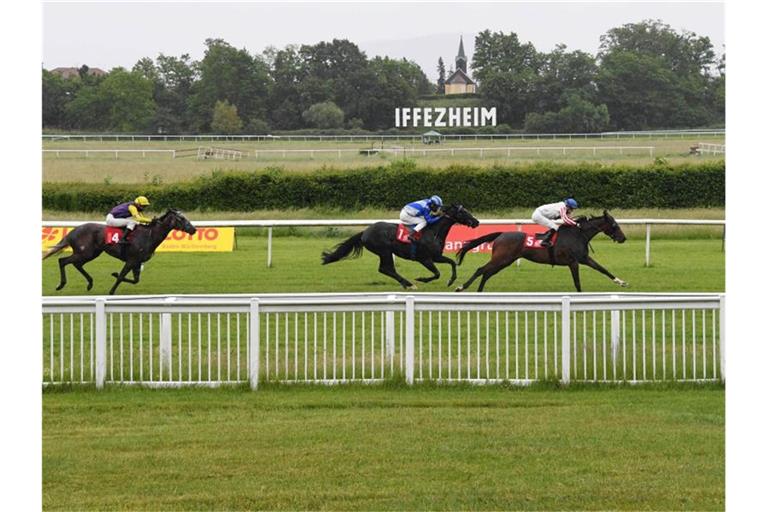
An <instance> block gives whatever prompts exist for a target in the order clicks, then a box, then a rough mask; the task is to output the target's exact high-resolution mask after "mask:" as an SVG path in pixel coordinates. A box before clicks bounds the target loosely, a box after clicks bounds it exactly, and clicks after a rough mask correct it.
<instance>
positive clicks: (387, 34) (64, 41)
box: [42, 2, 725, 80]
mask: <svg viewBox="0 0 768 512" xmlns="http://www.w3.org/2000/svg"><path fill="white" fill-rule="evenodd" d="M42 13H43V26H42V29H43V30H42V32H43V45H42V48H43V55H42V65H43V67H44V68H45V69H53V68H56V67H71V66H75V67H79V66H81V65H83V64H86V65H88V66H89V67H98V68H102V69H104V70H107V71H108V70H109V69H112V68H113V67H117V66H122V67H125V68H128V69H130V68H131V67H132V66H133V65H134V64H135V63H136V61H138V60H139V59H140V58H142V57H150V58H153V59H154V58H156V57H157V56H158V54H160V53H163V54H165V55H173V56H179V55H181V54H183V53H188V54H189V55H190V56H191V57H192V59H193V60H199V59H201V58H202V57H203V54H204V50H205V45H204V42H205V40H206V39H207V38H221V39H224V40H225V41H227V42H228V43H230V44H231V45H233V46H235V47H237V48H246V49H247V50H248V51H249V52H250V53H252V54H255V53H261V52H262V51H263V50H264V49H265V48H266V47H268V46H275V47H277V48H282V47H284V46H286V45H288V44H315V43H317V42H320V41H329V40H331V39H333V38H339V39H343V38H344V39H349V40H350V41H352V42H354V43H356V44H357V45H358V46H359V47H360V48H361V49H362V50H363V51H365V52H366V54H367V55H368V57H373V56H376V55H381V56H385V55H386V56H389V57H393V58H401V57H405V58H407V59H408V60H412V61H415V62H416V63H417V64H419V65H420V66H421V67H422V69H423V70H424V72H425V73H426V74H427V76H428V77H429V78H430V79H433V80H434V79H435V78H436V75H437V71H436V67H437V59H438V57H442V58H443V60H444V61H445V63H446V67H448V68H451V67H453V66H454V58H455V56H456V52H457V49H458V42H459V37H462V36H463V39H464V48H465V50H466V53H467V55H468V56H469V57H470V60H471V56H472V52H473V49H474V36H475V35H476V34H477V33H478V32H480V31H482V30H485V29H489V30H491V31H503V32H504V33H510V32H515V33H517V34H518V36H519V38H520V39H521V40H522V41H530V42H531V43H533V45H534V46H535V47H536V49H537V50H539V51H551V50H552V49H553V48H554V47H555V46H556V45H557V44H560V43H563V44H566V45H567V46H568V48H569V49H571V50H583V51H587V52H589V53H592V54H595V53H597V50H598V46H599V44H600V36H601V35H602V34H604V33H606V32H607V31H608V30H609V29H611V28H614V27H618V26H620V25H623V24H625V23H633V22H638V21H641V20H643V19H649V18H651V19H660V20H661V21H663V22H664V23H667V24H669V25H670V26H672V27H673V28H674V29H676V30H683V29H684V30H689V31H691V32H695V33H697V34H698V35H702V36H707V37H709V38H710V40H711V41H712V44H713V46H714V49H715V51H716V53H718V54H721V53H724V51H725V47H724V43H725V36H724V32H725V20H724V7H723V4H722V3H719V2H718V3H715V2H708V3H703V2H663V3H659V2H657V3H654V2H634V3H629V2H625V3H619V2H599V3H596V2H592V3H585V2H565V3H562V2H536V3H531V2H516V3H510V2H504V3H502V2H496V3H487V2H456V3H445V2H424V3H415V4H414V3H410V4H404V3H395V2H381V3H374V2H345V3H339V2H335V3H331V2H309V3H307V2H304V3H301V2H290V3H286V2H283V3H251V2H248V3H212V2H200V3H192V2H153V3H137V2H133V3H131V2H109V3H106V2H80V3H75V2H43V8H42Z"/></svg>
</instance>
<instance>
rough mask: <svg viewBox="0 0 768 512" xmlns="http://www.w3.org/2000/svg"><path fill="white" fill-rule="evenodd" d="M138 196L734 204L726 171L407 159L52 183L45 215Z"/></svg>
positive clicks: (332, 202)
mask: <svg viewBox="0 0 768 512" xmlns="http://www.w3.org/2000/svg"><path fill="white" fill-rule="evenodd" d="M406 184H407V186H405V185H406ZM138 194H145V195H147V196H149V197H151V200H152V203H153V205H154V208H155V209H162V208H166V207H176V208H182V209H200V210H212V211H215V210H235V211H243V210H260V209H289V208H312V207H334V208H358V207H360V208H362V207H377V208H392V209H396V208H400V207H401V206H402V205H404V204H405V203H407V202H409V201H413V200H414V199H417V198H419V197H421V196H424V197H426V196H429V195H431V194H440V195H441V196H442V197H443V199H444V200H445V201H446V202H450V203H461V204H464V205H465V206H467V207H468V208H471V209H475V210H483V209H491V208H492V209H501V208H515V207H534V206H537V205H539V204H542V203H548V202H552V201H557V200H560V199H562V198H563V197H566V196H574V197H577V198H578V200H579V202H580V203H581V204H583V205H585V206H587V207H593V208H615V207H621V208H690V207H709V206H723V205H724V204H725V163H724V162H723V161H715V162H697V163H695V164H683V165H675V166H670V165H667V164H664V163H657V164H654V165H650V166H645V167H632V166H626V165H602V164H593V163H581V164H559V163H551V162H542V163H536V164H532V165H525V166H497V167H490V168H478V167H472V166H463V165H454V166H451V167H448V168H445V169H431V168H424V167H419V166H418V165H416V164H415V163H414V162H413V161H410V160H404V161H400V162H396V163H393V164H391V165H389V166H381V167H368V168H361V169H345V170H338V171H335V170H331V171H329V170H323V171H316V172H312V173H299V172H285V171H282V170H280V169H271V170H267V171H258V172H215V173H213V174H212V175H211V176H206V177H202V178H198V179H196V180H194V181H192V182H189V183H179V184H169V185H141V184H137V185H117V184H84V183H45V184H43V208H45V209H52V210H65V211H104V212H106V211H108V210H109V209H110V208H111V207H112V206H114V205H115V204H117V203H119V202H121V201H125V200H126V199H130V198H132V197H135V196H136V195H138Z"/></svg>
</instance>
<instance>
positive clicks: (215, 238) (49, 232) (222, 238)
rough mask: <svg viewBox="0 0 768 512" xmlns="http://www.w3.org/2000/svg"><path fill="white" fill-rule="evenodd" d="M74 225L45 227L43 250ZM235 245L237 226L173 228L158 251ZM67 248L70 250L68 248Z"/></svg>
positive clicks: (225, 249) (211, 249)
mask: <svg viewBox="0 0 768 512" xmlns="http://www.w3.org/2000/svg"><path fill="white" fill-rule="evenodd" d="M73 229H75V228H73V227H55V226H54V227H44V228H43V250H44V251H45V250H47V249H50V248H51V247H53V246H54V245H56V244H57V243H59V242H60V241H61V239H62V238H64V237H65V236H66V235H67V233H69V232H70V231H72V230H73ZM234 247H235V228H232V227H216V228H197V232H196V233H195V234H194V235H188V234H187V233H184V232H183V231H177V230H173V231H171V232H170V233H168V236H167V237H166V238H165V240H164V241H163V243H161V244H160V247H158V248H157V251H158V252H163V251H165V252H230V251H232V250H233V249H234ZM67 250H69V249H68V248H67Z"/></svg>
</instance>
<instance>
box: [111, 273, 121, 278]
mask: <svg viewBox="0 0 768 512" xmlns="http://www.w3.org/2000/svg"><path fill="white" fill-rule="evenodd" d="M112 277H114V278H115V279H117V278H118V277H120V276H119V275H118V274H117V272H112Z"/></svg>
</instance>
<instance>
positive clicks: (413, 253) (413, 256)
mask: <svg viewBox="0 0 768 512" xmlns="http://www.w3.org/2000/svg"><path fill="white" fill-rule="evenodd" d="M412 236H413V235H411V236H410V237H408V238H409V240H410V241H411V259H414V260H415V259H416V250H417V249H418V247H417V244H418V242H417V241H416V240H415V239H414V238H412Z"/></svg>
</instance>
